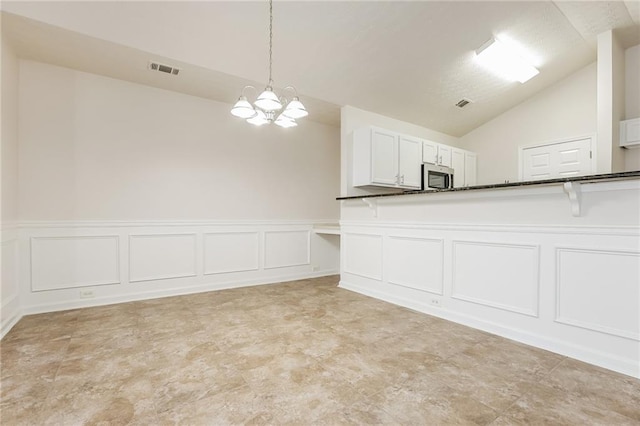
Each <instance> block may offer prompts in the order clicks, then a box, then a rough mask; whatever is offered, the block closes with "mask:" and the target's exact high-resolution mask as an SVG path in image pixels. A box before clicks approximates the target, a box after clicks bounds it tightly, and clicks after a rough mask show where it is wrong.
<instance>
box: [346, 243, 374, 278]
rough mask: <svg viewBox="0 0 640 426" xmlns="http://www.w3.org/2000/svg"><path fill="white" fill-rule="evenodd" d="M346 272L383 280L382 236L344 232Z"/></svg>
mask: <svg viewBox="0 0 640 426" xmlns="http://www.w3.org/2000/svg"><path fill="white" fill-rule="evenodd" d="M342 238H343V245H344V246H346V247H347V249H346V250H345V253H344V256H345V257H344V259H345V262H344V272H346V273H349V274H354V275H359V276H361V277H365V278H371V279H374V280H382V236H380V235H369V234H357V233H344V234H343V236H342Z"/></svg>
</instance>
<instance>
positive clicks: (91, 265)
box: [31, 236, 120, 291]
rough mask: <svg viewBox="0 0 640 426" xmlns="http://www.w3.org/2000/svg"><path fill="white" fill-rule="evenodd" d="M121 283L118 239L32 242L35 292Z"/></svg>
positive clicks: (72, 239) (45, 239) (104, 237)
mask: <svg viewBox="0 0 640 426" xmlns="http://www.w3.org/2000/svg"><path fill="white" fill-rule="evenodd" d="M119 282H120V269H119V239H118V237H117V236H95V237H94V236H68V237H67V236H64V237H34V238H31V289H32V291H45V290H56V289H65V288H75V287H86V286H99V285H106V284H117V283H119Z"/></svg>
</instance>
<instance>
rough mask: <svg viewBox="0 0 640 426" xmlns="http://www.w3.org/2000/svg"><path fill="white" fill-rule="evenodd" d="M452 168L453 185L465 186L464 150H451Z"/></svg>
mask: <svg viewBox="0 0 640 426" xmlns="http://www.w3.org/2000/svg"><path fill="white" fill-rule="evenodd" d="M451 168H452V169H453V187H454V188H459V187H461V186H464V172H465V170H464V151H463V150H461V149H456V148H453V149H452V150H451Z"/></svg>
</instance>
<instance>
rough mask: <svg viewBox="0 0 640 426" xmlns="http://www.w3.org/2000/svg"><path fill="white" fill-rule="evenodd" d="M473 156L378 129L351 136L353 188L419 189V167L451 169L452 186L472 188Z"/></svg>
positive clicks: (445, 146)
mask: <svg viewBox="0 0 640 426" xmlns="http://www.w3.org/2000/svg"><path fill="white" fill-rule="evenodd" d="M476 158H477V157H476V154H475V153H473V152H469V151H465V150H463V149H458V148H453V147H451V146H449V145H443V144H440V143H437V142H432V141H427V140H424V139H420V138H417V137H413V136H407V135H403V134H400V133H397V132H393V131H391V130H385V129H381V128H378V127H364V128H361V129H357V130H355V131H354V132H353V170H352V173H353V186H385V187H390V188H404V189H420V188H422V163H423V162H424V163H430V164H437V165H440V166H446V167H451V168H453V170H454V172H453V173H454V174H453V184H454V186H455V187H456V188H457V187H461V186H470V185H475V184H476Z"/></svg>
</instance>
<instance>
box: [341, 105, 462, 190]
mask: <svg viewBox="0 0 640 426" xmlns="http://www.w3.org/2000/svg"><path fill="white" fill-rule="evenodd" d="M340 122H341V123H340V128H341V130H340V140H341V142H340V144H341V158H342V166H341V176H342V180H341V182H340V195H342V196H346V195H360V194H370V193H372V192H375V193H381V192H385V188H376V189H375V190H374V191H371V190H367V189H362V188H354V187H353V185H352V182H353V175H352V172H351V165H352V163H353V159H352V154H353V131H354V130H356V129H359V128H361V127H366V126H376V127H381V128H383V129H388V130H393V131H395V132H399V133H404V134H406V135H410V136H416V137H419V138H423V139H428V140H431V141H434V142H440V143H443V144H447V145H452V146H458V138H456V137H454V136H450V135H447V134H445V133H441V132H437V131H435V130H431V129H427V128H426V127H421V126H417V125H415V124H412V123H407V122H406V121H401V120H396V119H394V118H390V117H386V116H384V115H380V114H376V113H373V112H369V111H365V110H362V109H358V108H354V107H352V106H349V105H347V106H344V107H342V110H341V112H340Z"/></svg>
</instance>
